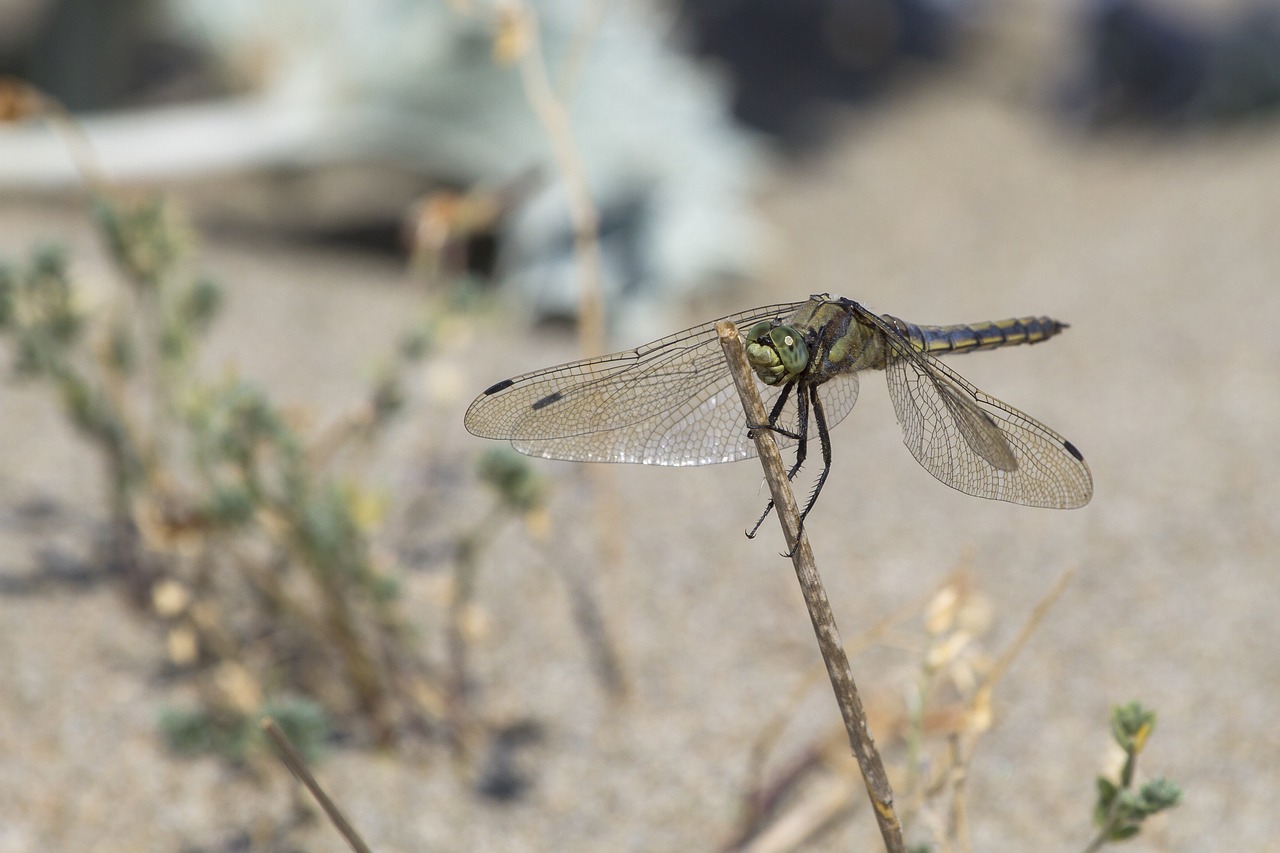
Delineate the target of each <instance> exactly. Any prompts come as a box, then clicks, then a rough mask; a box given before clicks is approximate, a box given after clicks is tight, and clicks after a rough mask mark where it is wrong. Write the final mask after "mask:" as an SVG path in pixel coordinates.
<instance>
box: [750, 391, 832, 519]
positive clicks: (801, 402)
mask: <svg viewBox="0 0 1280 853" xmlns="http://www.w3.org/2000/svg"><path fill="white" fill-rule="evenodd" d="M794 384H795V383H794V382H793V383H791V385H794ZM791 385H788V386H787V387H786V389H784V390H783V392H782V394H780V395H779V396H778V402H777V403H775V404H774V406H773V411H772V412H770V413H769V421H770V424H772V422H774V421H776V420H777V419H778V417H779V415H780V414H781V412H782V404H783V403H784V402H785V401H786V395H787V393H788V392H790V390H791ZM814 399H817V398H816V397H815V398H814ZM796 425H797V427H798V428H799V430H800V431H799V432H796V433H792V432H789V431H787V430H784V429H779V428H778V427H777V426H773V425H768V426H767V428H768V429H771V430H773V431H774V432H776V433H778V434H780V435H785V436H786V437H787V438H794V439H795V440H796V461H795V463H794V464H793V465H792V466H791V470H789V471H788V472H787V482H791V481H792V480H794V479H795V478H796V474H798V473H799V472H800V466H801V465H803V464H804V460H805V457H806V456H807V455H808V452H809V395H808V394H807V393H806V390H805V389H803V388H801V389H797V390H796ZM772 511H773V499H772V498H770V499H769V502H768V503H767V504H765V507H764V512H762V513H760V517H759V518H757V519H756V523H755V524H753V525H752V526H751V529H750V530H749V531H747V538H748V539H754V538H755V536H756V533H758V532H759V531H760V525H762V524H764V520H765V519H766V518H768V517H769V513H770V512H772ZM803 518H804V517H803V516H801V519H802V520H803Z"/></svg>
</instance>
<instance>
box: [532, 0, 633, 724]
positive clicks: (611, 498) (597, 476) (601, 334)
mask: <svg viewBox="0 0 1280 853" xmlns="http://www.w3.org/2000/svg"><path fill="white" fill-rule="evenodd" d="M600 5H601V4H599V3H596V4H595V6H596V7H599V6H600ZM601 13H602V9H600V8H594V7H593V8H590V9H588V10H587V12H586V15H587V18H586V19H584V22H583V24H582V27H581V29H580V30H579V36H578V37H577V38H576V39H575V44H574V49H573V51H572V53H571V55H570V57H569V60H568V64H567V65H566V66H565V68H566V69H567V70H566V74H567V75H568V77H567V78H566V81H567V83H568V84H569V85H570V86H571V85H572V79H573V77H574V76H575V75H576V73H577V72H576V70H575V69H576V66H577V62H578V58H577V55H578V54H580V53H583V52H585V51H586V50H587V48H588V47H589V45H588V40H589V39H590V38H591V37H592V36H593V35H594V33H595V29H596V26H597V24H598V20H597V19H598V16H599V15H600V14H601ZM509 14H511V15H514V16H516V17H515V19H514V20H513V21H508V22H507V26H511V27H515V28H517V29H521V28H522V32H523V35H524V50H523V52H522V53H521V54H520V56H519V68H520V82H521V84H522V85H523V87H524V93H525V99H526V100H527V101H528V102H529V106H530V108H531V109H532V110H533V112H534V115H535V116H536V117H537V119H538V123H539V124H541V125H542V128H543V132H544V133H545V134H546V136H547V142H548V144H549V145H550V146H551V153H552V157H553V158H554V160H555V164H556V171H557V172H558V173H559V175H560V180H561V183H562V184H563V186H564V191H565V197H566V201H567V204H568V207H569V220H570V222H571V224H572V225H573V251H574V259H575V261H576V266H577V269H578V278H579V284H580V292H579V296H578V299H579V302H578V331H579V339H580V341H581V345H582V351H583V355H586V356H594V355H599V354H600V353H603V352H604V351H605V322H604V262H603V260H602V259H601V255H600V238H599V232H600V214H599V212H598V211H597V209H596V204H595V201H594V200H593V198H592V195H591V185H590V181H589V180H588V177H587V170H586V167H585V166H584V164H583V161H582V155H581V153H580V152H579V150H578V143H577V140H576V138H575V137H574V133H573V123H572V121H571V120H570V115H569V109H568V107H567V106H566V98H565V94H564V93H563V92H557V91H556V88H555V86H554V85H552V82H551V79H550V77H549V76H548V74H547V66H546V59H545V58H544V56H543V53H542V39H541V33H540V30H539V24H538V16H537V13H536V11H535V10H534V8H533V6H532V4H530V3H527V2H519V3H518V4H517V5H515V6H513V7H511V11H510V12H509ZM609 467H610V466H607V465H597V466H592V469H591V470H590V471H589V472H588V476H590V477H591V481H592V483H593V484H594V486H595V490H596V494H597V498H598V500H597V501H596V507H595V515H596V524H597V528H598V529H599V531H600V535H599V543H600V562H601V563H603V564H604V565H606V566H621V565H622V523H621V513H620V512H619V510H618V493H617V489H616V487H615V482H616V481H615V479H614V476H613V472H612V471H610V470H608V469H609ZM613 574H615V573H613V572H608V573H606V577H608V576H610V575H613ZM584 583H585V581H583V580H582V579H578V580H577V581H575V585H578V586H581V585H582V584H584ZM610 615H611V617H612V618H611V619H610V624H611V625H612V626H613V627H614V629H615V631H618V632H619V633H620V632H621V629H620V628H619V627H618V626H619V622H620V617H619V615H618V614H617V613H616V612H615V613H612V614H610ZM596 627H598V628H599V629H600V630H599V631H598V632H597V639H598V640H600V641H601V644H600V648H601V651H603V652H604V653H605V655H606V657H607V659H608V660H609V661H610V664H609V666H608V667H607V668H606V669H605V670H602V671H603V672H606V673H607V675H606V678H605V680H604V684H605V686H606V687H607V689H608V690H609V691H610V693H611V694H612V695H613V696H614V697H616V698H619V699H621V698H624V697H625V696H626V695H627V694H628V692H629V691H630V685H629V684H628V681H627V678H626V672H625V670H624V669H623V667H622V665H621V664H622V654H621V652H620V649H619V644H618V643H617V642H616V641H615V640H614V639H612V638H611V637H610V636H609V634H607V633H606V632H605V631H604V627H605V625H604V622H603V621H598V622H597V625H596Z"/></svg>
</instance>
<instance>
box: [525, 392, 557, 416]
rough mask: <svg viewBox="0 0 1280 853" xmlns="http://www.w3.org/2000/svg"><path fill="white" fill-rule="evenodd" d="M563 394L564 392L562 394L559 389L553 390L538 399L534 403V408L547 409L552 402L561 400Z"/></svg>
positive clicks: (535, 409) (536, 409)
mask: <svg viewBox="0 0 1280 853" xmlns="http://www.w3.org/2000/svg"><path fill="white" fill-rule="evenodd" d="M563 396H564V394H561V393H560V392H559V391H553V392H552V393H550V394H548V395H547V396H545V397H543V398H542V399H541V400H538V401H536V402H535V403H534V404H533V410H534V411H535V412H536V411H538V409H545V408H546V407H547V406H550V405H551V404H552V403H554V402H555V401H556V400H559V399H560V398H561V397H563Z"/></svg>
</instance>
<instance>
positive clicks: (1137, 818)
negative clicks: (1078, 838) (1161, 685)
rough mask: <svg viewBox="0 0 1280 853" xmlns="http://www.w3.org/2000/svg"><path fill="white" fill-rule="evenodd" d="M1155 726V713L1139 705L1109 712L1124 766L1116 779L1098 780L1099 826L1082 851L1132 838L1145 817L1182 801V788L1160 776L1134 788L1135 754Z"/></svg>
mask: <svg viewBox="0 0 1280 853" xmlns="http://www.w3.org/2000/svg"><path fill="white" fill-rule="evenodd" d="M1155 725H1156V715H1155V712H1154V711H1150V710H1147V709H1146V708H1144V707H1143V706H1142V704H1141V703H1140V702H1136V701H1135V702H1130V703H1128V704H1127V705H1117V706H1115V707H1114V708H1112V709H1111V737H1112V738H1113V739H1114V740H1115V742H1116V744H1117V745H1118V746H1119V747H1120V749H1121V750H1123V752H1124V765H1123V766H1122V767H1121V768H1120V772H1119V776H1118V778H1117V779H1115V780H1112V779H1108V778H1107V777H1106V776H1099V777H1098V800H1097V802H1096V803H1095V804H1094V807H1093V822H1094V824H1095V825H1096V826H1097V827H1098V834H1097V835H1096V836H1095V837H1094V839H1093V840H1092V841H1091V842H1090V843H1089V845H1088V846H1087V847H1086V848H1085V853H1092V851H1095V850H1100V849H1102V847H1103V846H1104V845H1106V844H1113V843H1115V842H1118V841H1126V840H1128V839H1130V838H1133V837H1134V836H1135V835H1137V834H1138V833H1139V832H1140V831H1141V830H1142V824H1143V823H1144V822H1145V821H1146V819H1147V818H1149V817H1151V816H1152V815H1155V814H1159V813H1160V812H1162V811H1165V810H1167V809H1171V808H1173V807H1174V806H1176V805H1178V803H1179V802H1180V801H1181V799H1182V789H1180V788H1179V787H1178V786H1177V785H1176V784H1175V783H1173V782H1171V781H1169V780H1168V779H1165V778H1163V777H1156V778H1155V779H1152V780H1151V781H1150V782H1145V783H1143V784H1142V785H1141V786H1139V787H1137V788H1135V787H1134V776H1135V774H1136V771H1137V766H1138V754H1139V753H1141V752H1142V750H1143V748H1145V747H1146V745H1147V740H1148V739H1149V738H1150V737H1151V733H1152V731H1154V730H1155Z"/></svg>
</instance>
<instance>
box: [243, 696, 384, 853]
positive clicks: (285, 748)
mask: <svg viewBox="0 0 1280 853" xmlns="http://www.w3.org/2000/svg"><path fill="white" fill-rule="evenodd" d="M262 730H263V731H264V732H266V734H267V736H268V737H269V738H271V742H272V744H274V745H275V748H276V751H277V752H278V753H279V755H280V760H281V761H282V762H284V765H285V767H288V768H289V771H290V772H291V773H293V775H294V777H296V778H297V780H298V781H299V782H301V783H302V784H303V785H304V786H305V787H306V789H307V790H308V791H310V792H311V796H313V797H315V799H316V802H317V803H319V804H320V808H322V809H324V813H325V814H326V815H328V817H329V821H330V823H332V824H333V827H334V829H336V830H338V832H339V834H341V835H342V837H343V838H344V839H346V842H347V844H348V845H350V847H351V849H352V850H355V851H356V853H371V851H370V849H369V845H367V844H365V843H364V839H363V838H361V837H360V833H358V832H356V830H355V827H353V826H352V825H351V824H350V823H348V822H347V819H346V817H344V816H343V814H342V811H341V810H340V809H339V808H338V806H337V804H336V803H335V802H334V801H333V800H331V799H330V798H329V795H328V794H326V793H325V791H324V788H322V787H320V783H319V782H317V781H316V777H315V776H313V775H312V774H311V770H310V769H309V768H308V767H307V763H306V762H305V761H304V760H303V759H302V756H301V755H299V754H298V751H297V750H296V749H294V747H293V744H292V743H290V742H289V738H287V737H285V733H284V731H283V730H282V729H281V728H280V726H279V725H277V724H276V721H275V720H273V719H271V718H270V717H263V718H262Z"/></svg>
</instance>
